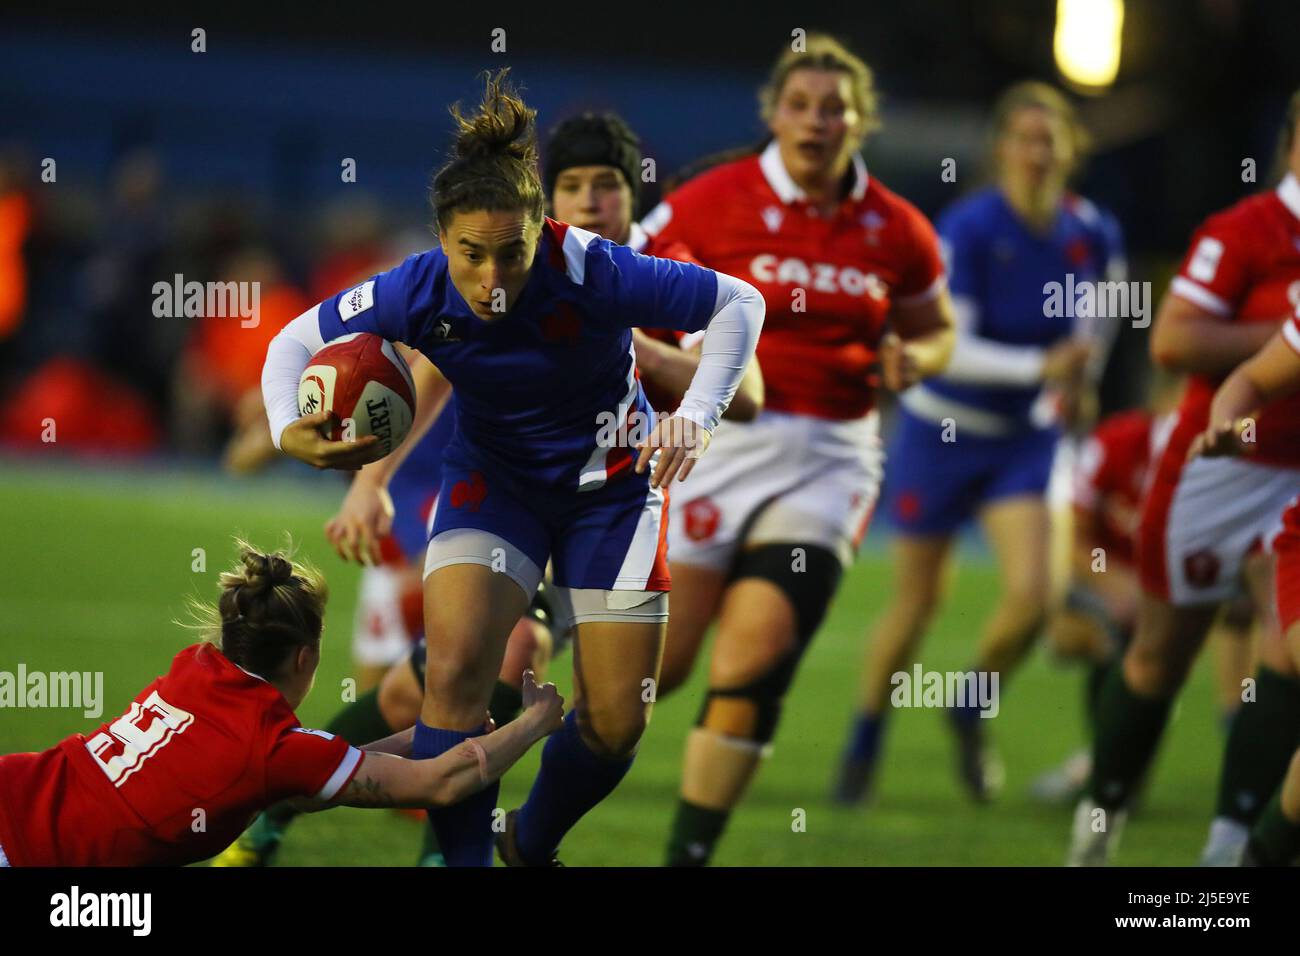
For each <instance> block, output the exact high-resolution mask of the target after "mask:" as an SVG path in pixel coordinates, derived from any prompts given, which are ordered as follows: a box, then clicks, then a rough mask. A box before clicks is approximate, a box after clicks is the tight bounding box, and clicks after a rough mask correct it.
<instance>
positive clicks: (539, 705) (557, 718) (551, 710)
mask: <svg viewBox="0 0 1300 956" xmlns="http://www.w3.org/2000/svg"><path fill="white" fill-rule="evenodd" d="M519 690H520V693H521V694H522V695H523V699H524V714H525V715H527V716H528V717H529V719H531V720H533V721H535V722H536V730H537V732H538V735H539V736H546V735H547V734H552V733H555V731H557V730H559V729H560V724H562V723H563V722H564V698H563V697H561V696H560V692H559V691H558V690H557V689H556V687H555V685H554V684H541V685H538V683H537V679H536V677H535V676H534V675H533V672H532V671H531V670H526V671H524V682H523V683H522V684H521V685H520V687H519Z"/></svg>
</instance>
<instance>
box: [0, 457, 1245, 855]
mask: <svg viewBox="0 0 1300 956" xmlns="http://www.w3.org/2000/svg"><path fill="white" fill-rule="evenodd" d="M341 487H342V486H341V485H340V484H339V483H338V482H337V480H335V479H331V478H329V477H326V476H315V475H309V474H301V476H300V475H299V473H294V472H289V473H287V474H286V473H279V474H278V475H277V476H276V477H274V478H270V479H259V480H256V481H249V482H247V483H233V482H231V481H228V480H224V479H219V478H216V477H213V476H211V475H208V474H205V473H202V472H170V473H169V472H165V471H162V470H135V469H131V470H102V469H95V468H87V467H79V466H70V465H66V464H64V465H60V466H58V467H54V468H47V467H36V466H33V465H31V464H28V463H20V462H13V461H10V462H3V463H0V516H2V518H0V521H2V524H3V541H4V543H3V546H2V547H0V670H3V671H10V672H13V671H15V670H16V669H17V667H18V665H19V663H20V662H21V663H25V664H26V666H27V669H28V670H29V671H32V670H41V671H62V670H80V671H86V670H89V671H102V672H103V673H104V694H105V705H104V706H105V713H104V717H103V718H101V719H102V720H107V719H111V718H112V717H113V716H115V715H116V714H117V713H119V712H120V711H121V710H122V709H123V708H124V707H125V705H126V703H127V702H128V701H129V700H130V698H131V697H133V696H134V695H135V694H136V693H137V692H138V691H139V690H140V689H141V688H142V687H143V686H144V685H145V684H147V683H148V682H149V681H150V680H151V679H153V678H154V677H155V676H156V675H158V674H159V673H162V672H163V671H165V670H166V669H167V666H168V663H169V661H170V659H171V657H172V655H173V654H174V653H175V652H176V651H177V650H178V649H179V648H180V647H182V646H184V644H185V643H187V638H186V635H185V634H184V633H182V632H181V631H180V630H179V629H178V628H176V627H174V626H172V625H171V624H170V623H169V622H170V621H171V619H172V618H174V617H176V616H179V615H180V613H181V609H182V600H183V597H184V595H186V594H189V593H194V594H198V595H201V596H204V597H209V596H212V595H214V594H215V581H216V574H217V572H218V571H220V570H221V569H222V568H224V567H225V566H227V565H228V564H229V563H230V560H231V558H232V550H231V547H230V536H231V534H232V533H233V532H236V531H242V532H243V533H245V534H247V535H249V536H250V537H251V538H252V539H253V540H254V541H255V542H256V543H258V544H265V545H268V546H269V545H274V544H275V543H276V542H277V541H279V540H280V535H281V533H282V532H283V531H285V530H287V531H290V532H291V533H292V534H293V535H294V537H295V539H296V540H298V541H299V542H300V543H301V545H302V551H303V553H304V554H306V555H307V556H309V557H310V558H311V559H312V560H314V561H315V562H316V563H317V564H318V565H320V567H321V568H322V569H323V570H324V571H325V573H326V575H327V577H328V579H329V582H330V585H331V591H332V599H331V604H330V609H329V615H328V618H327V622H326V643H325V645H324V655H323V657H324V660H323V663H322V666H321V670H320V674H319V676H318V679H317V684H316V690H315V692H314V693H313V695H312V696H311V698H309V699H308V701H307V702H306V704H305V705H304V706H303V708H302V710H301V712H300V714H299V716H300V717H301V719H302V721H303V722H304V723H305V724H307V725H308V726H319V725H321V724H324V723H325V722H326V721H327V720H328V719H329V717H330V716H331V714H332V713H333V712H334V711H335V710H336V709H337V708H338V707H339V703H340V692H339V688H340V687H341V681H342V680H343V678H345V677H346V676H348V674H349V673H350V664H349V660H348V644H349V629H350V625H351V619H352V609H353V601H354V593H355V582H356V576H357V574H356V569H354V568H352V567H349V566H346V565H344V564H343V563H342V562H341V561H340V560H338V558H336V557H335V556H334V555H333V553H332V552H331V551H330V550H329V549H328V547H327V546H326V545H325V543H324V538H323V536H322V533H321V525H322V523H323V521H324V520H325V518H326V517H328V515H329V514H330V513H331V512H332V508H333V506H334V505H335V504H336V503H337V500H338V497H339V494H340V492H341ZM196 548H203V549H205V551H206V557H207V569H206V572H205V573H196V572H195V571H193V570H191V567H192V564H193V561H194V557H193V554H194V549H196ZM889 587H890V570H889V567H888V565H887V563H886V562H885V561H884V560H883V556H882V552H881V536H880V534H879V533H878V532H877V533H873V535H872V537H871V540H870V542H869V543H868V546H867V549H866V551H865V552H864V555H863V557H862V559H861V560H860V561H859V563H858V564H857V566H856V568H855V569H854V570H853V572H852V574H851V576H850V577H849V578H848V579H847V580H846V582H845V584H844V586H843V587H842V588H841V591H840V595H839V599H838V601H837V603H836V605H835V608H834V610H833V612H832V613H831V615H830V617H829V619H828V621H827V623H826V625H825V626H824V628H823V629H822V631H821V633H820V634H819V636H818V638H817V640H816V642H815V643H814V645H813V647H812V649H811V651H810V653H809V655H808V657H807V659H806V660H805V662H804V664H803V667H802V670H801V672H800V674H799V678H798V680H797V682H796V684H795V687H794V690H793V692H792V694H791V696H790V698H789V699H788V701H787V704H786V710H785V718H784V721H783V723H782V726H781V728H780V731H779V733H778V736H777V740H776V749H775V753H774V754H773V756H772V758H771V759H770V760H769V762H768V764H767V766H765V767H764V768H763V770H762V772H761V774H760V776H759V778H758V780H757V782H756V784H755V785H754V787H753V788H752V790H751V792H750V793H749V795H748V797H747V799H746V801H745V803H744V804H743V806H742V808H741V809H740V810H739V812H737V813H736V814H735V816H734V817H733V819H732V822H731V826H730V829H729V831H728V834H727V836H726V838H725V839H724V841H723V843H722V845H721V848H720V850H719V852H718V855H717V858H716V862H717V864H718V865H738V866H745V865H759V866H810V865H831V866H859V865H923V866H924V865H944V864H946V865H1047V866H1054V865H1057V864H1059V863H1060V862H1061V859H1062V855H1063V853H1064V847H1065V838H1066V833H1067V829H1068V823H1069V819H1068V818H1069V811H1068V810H1066V809H1061V808H1046V807H1042V806H1039V805H1037V804H1035V803H1033V802H1031V801H1030V799H1029V798H1028V796H1027V793H1026V791H1027V787H1028V784H1029V782H1030V780H1031V779H1032V778H1033V776H1034V775H1035V774H1036V773H1037V772H1038V771H1040V770H1041V769H1043V768H1044V767H1046V766H1048V765H1050V764H1053V763H1055V762H1056V761H1057V760H1058V759H1060V758H1061V757H1062V756H1063V755H1064V754H1065V753H1066V752H1067V751H1068V750H1070V749H1071V748H1073V747H1074V746H1075V745H1076V744H1077V743H1078V741H1079V740H1080V735H1081V723H1082V722H1081V718H1080V702H1079V701H1080V692H1081V691H1080V681H1081V676H1080V674H1079V672H1077V671H1072V670H1066V669H1062V668H1060V667H1056V666H1053V665H1052V664H1051V663H1050V662H1049V661H1048V660H1047V658H1046V655H1045V654H1038V655H1036V656H1035V657H1034V659H1033V661H1032V662H1031V663H1030V665H1029V666H1028V667H1027V668H1026V669H1025V670H1024V672H1023V673H1021V674H1020V675H1019V676H1018V677H1017V678H1016V680H1015V681H1014V683H1013V684H1012V685H1011V686H1010V687H1009V688H1008V687H1006V686H1004V687H1003V700H1002V712H1001V714H1000V715H999V716H998V717H997V718H996V719H994V720H993V721H991V723H992V724H993V733H994V734H995V736H996V739H997V740H998V742H999V745H1000V749H1001V750H1002V753H1003V756H1004V758H1005V760H1006V763H1007V769H1008V773H1007V787H1006V790H1005V792H1004V794H1003V796H1002V798H1001V800H1000V801H999V802H998V803H996V804H994V805H992V806H988V807H976V806H972V805H970V804H969V803H968V802H967V801H966V800H965V799H964V798H963V796H962V794H961V793H960V791H959V790H958V787H957V783H956V780H955V776H954V772H953V755H952V742H951V740H950V738H949V736H948V733H947V730H946V728H945V726H944V725H943V723H942V719H941V716H940V714H939V713H938V712H936V711H926V710H915V711H900V712H898V713H897V714H896V715H895V717H894V719H893V725H892V728H891V735H890V737H889V740H888V744H887V751H886V762H885V770H884V774H883V777H882V779H881V785H880V790H879V800H878V801H877V803H876V804H875V805H874V806H872V807H870V808H869V809H865V810H856V811H845V810H840V809H836V808H833V807H831V806H830V804H829V803H828V801H827V799H826V792H827V787H828V783H829V781H830V777H831V772H832V768H833V765H834V762H835V759H836V756H837V753H838V751H839V748H840V746H841V743H842V740H843V736H844V733H845V730H846V727H847V723H848V718H849V715H850V712H851V706H852V699H853V696H854V693H855V688H856V686H857V681H858V669H859V660H860V657H861V649H862V644H863V636H864V632H865V631H866V629H867V626H868V625H869V623H870V621H871V617H872V615H873V614H874V613H875V611H876V610H877V609H878V608H879V606H880V603H881V601H882V598H883V596H884V595H885V594H886V593H888V589H889ZM995 591H996V579H995V575H994V573H993V570H992V569H991V568H990V567H989V566H988V565H987V563H986V562H985V560H984V559H983V557H982V556H981V555H980V554H979V553H978V551H976V550H973V549H972V550H970V551H969V553H966V554H964V555H963V557H962V560H961V565H960V567H959V569H958V573H957V574H956V575H955V579H954V582H953V589H952V593H951V600H950V601H949V602H948V605H947V607H946V609H945V610H944V612H943V614H942V616H941V617H940V619H939V621H938V623H937V626H936V627H935V629H934V632H933V633H932V634H931V635H930V637H929V640H928V644H927V646H926V648H925V650H924V652H923V654H922V657H921V662H922V664H923V665H924V666H925V667H926V668H927V669H935V670H949V669H957V668H961V667H963V666H965V665H967V664H968V663H969V661H970V657H971V653H972V647H973V644H974V641H975V637H976V635H977V633H978V630H979V627H980V623H981V620H982V618H983V615H984V613H985V611H986V609H987V608H988V607H989V606H990V604H991V602H992V600H993V596H994V594H995ZM1205 663H1206V662H1205V661H1202V663H1201V665H1200V666H1198V669H1197V672H1196V674H1195V677H1194V679H1193V682H1192V685H1191V686H1190V687H1189V688H1188V690H1187V692H1186V693H1185V694H1184V697H1183V702H1182V704H1181V706H1180V707H1179V709H1178V711H1177V713H1176V715H1175V718H1174V720H1173V722H1172V724H1171V732H1170V734H1169V736H1168V740H1167V743H1166V746H1165V748H1164V751H1163V754H1162V757H1161V762H1160V766H1159V769H1158V773H1157V775H1156V778H1155V780H1154V784H1153V786H1152V787H1151V788H1150V790H1149V792H1148V796H1147V800H1146V803H1145V807H1144V809H1143V812H1142V813H1141V814H1140V815H1139V816H1137V817H1136V818H1135V819H1134V820H1133V821H1131V824H1130V827H1129V829H1128V831H1127V833H1126V834H1125V840H1124V845H1123V847H1122V853H1121V860H1120V862H1121V863H1122V864H1130V865H1187V864H1191V863H1194V862H1195V859H1196V854H1197V851H1198V850H1199V848H1200V844H1201V840H1202V837H1203V834H1204V831H1205V828H1206V826H1207V824H1208V821H1209V817H1210V814H1211V810H1212V808H1213V802H1214V788H1215V779H1216V774H1217V769H1218V764H1219V759H1220V754H1221V751H1222V743H1223V738H1222V733H1221V731H1220V730H1219V729H1218V726H1217V723H1216V720H1215V714H1214V707H1213V704H1212V700H1211V688H1210V679H1209V677H1210V675H1209V671H1208V668H1207V667H1206V666H1205ZM569 676H570V675H569V658H568V656H567V655H566V656H564V657H561V658H560V659H559V660H558V661H557V662H556V665H555V666H554V667H553V669H552V671H551V674H550V675H549V677H550V679H552V680H554V681H555V682H556V683H557V684H559V685H560V688H561V691H562V692H566V693H567V687H568V684H569ZM701 677H702V675H701V674H699V673H697V675H696V678H695V679H694V680H693V681H692V682H691V683H690V685H689V686H687V687H686V688H685V689H683V690H682V691H681V692H679V693H678V694H677V695H675V696H673V697H670V698H667V699H665V700H663V701H661V702H660V703H659V704H658V705H657V706H656V709H655V714H654V721H653V723H652V725H651V727H650V730H649V732H648V734H647V736H646V738H645V740H644V742H643V744H642V747H641V751H640V755H639V757H638V758H637V762H636V764H635V766H634V767H633V769H632V771H631V773H630V774H629V775H628V777H627V779H626V780H625V781H624V783H623V784H622V786H621V787H620V788H619V790H618V791H617V792H616V793H615V794H614V795H613V797H611V798H610V799H609V800H607V801H606V802H605V803H604V804H603V805H601V806H600V807H598V808H597V809H596V810H595V811H593V812H592V813H591V814H590V815H588V816H587V817H586V818H585V819H584V820H583V821H582V823H581V824H579V826H578V828H577V829H576V830H575V831H574V832H573V833H572V834H571V835H570V837H569V839H568V840H567V841H566V842H565V844H564V847H563V859H564V860H565V862H566V863H568V864H569V865H579V866H581V865H593V866H595V865H635V866H652V865H657V864H659V862H660V861H661V856H662V847H663V843H664V839H665V836H666V833H667V829H668V825H669V821H670V816H671V813H672V809H673V803H674V797H675V794H676V788H677V779H678V768H679V763H680V755H681V745H682V740H683V736H684V734H685V732H686V730H687V728H688V727H689V726H690V725H691V723H692V722H693V720H694V718H695V715H696V712H697V710H698V708H699V702H700V694H701V691H702V687H703V684H702V679H701ZM99 722H100V721H99V720H88V719H86V718H84V717H83V716H82V714H81V712H80V711H77V710H53V709H43V710H39V709H24V710H0V752H12V751H21V750H35V749H43V748H45V747H48V746H50V745H52V744H53V743H55V742H56V741H57V740H58V739H59V738H60V737H62V736H64V735H66V734H70V733H74V732H86V731H88V730H89V729H91V728H92V727H93V726H95V725H97V724H98V723H99ZM539 753H540V748H537V749H535V750H534V751H533V753H532V754H530V755H529V756H528V757H527V758H525V759H524V761H523V762H522V763H521V764H520V765H519V766H518V767H516V768H515V769H514V770H513V771H512V772H511V774H510V775H509V776H508V777H507V778H506V780H505V782H504V784H503V787H502V805H503V806H506V807H511V806H516V805H518V803H519V802H520V801H521V800H522V798H523V796H524V794H525V793H526V791H527V787H528V785H529V782H530V781H531V778H532V773H533V770H534V769H535V767H536V761H537V756H538V754H539ZM795 809H803V810H804V811H805V812H806V819H807V827H806V832H793V830H792V826H791V821H792V814H793V811H794V810H795ZM417 842H418V825H417V824H416V823H415V822H413V821H411V820H408V819H406V818H403V817H399V816H398V815H396V814H394V813H391V812H389V811H363V810H352V809H342V810H333V811H329V812H327V813H322V814H316V815H314V816H311V817H308V818H305V819H303V820H301V821H300V822H299V823H298V824H297V826H296V828H295V829H294V831H293V832H292V833H291V835H290V836H289V838H288V839H287V840H286V842H285V845H284V849H283V852H282V854H281V857H280V862H282V863H283V864H285V865H362V866H405V865H409V864H410V863H411V862H413V860H414V857H415V850H416V845H417Z"/></svg>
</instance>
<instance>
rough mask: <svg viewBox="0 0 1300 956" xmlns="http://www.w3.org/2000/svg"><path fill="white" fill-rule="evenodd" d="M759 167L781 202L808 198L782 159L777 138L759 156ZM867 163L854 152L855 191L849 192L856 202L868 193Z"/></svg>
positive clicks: (788, 202) (786, 202) (787, 203)
mask: <svg viewBox="0 0 1300 956" xmlns="http://www.w3.org/2000/svg"><path fill="white" fill-rule="evenodd" d="M758 168H759V169H761V170H762V171H763V178H764V179H766V180H767V184H768V185H769V186H771V187H772V192H774V193H776V197H777V198H778V199H780V200H781V202H783V203H785V204H786V205H789V204H790V203H792V202H805V201H807V199H808V196H807V194H806V193H805V192H804V191H803V190H802V189H801V188H800V187H799V184H798V183H796V182H795V181H794V179H793V178H791V176H790V173H789V172H788V171H787V170H786V168H785V163H783V162H782V161H781V148H780V147H779V146H778V145H777V142H776V140H775V139H774V140H772V142H770V143H768V144H767V148H766V149H764V150H763V152H762V154H761V155H760V156H759V157H758ZM868 182H869V178H868V176H867V164H866V162H865V161H864V160H863V159H862V156H861V155H860V154H858V153H856V152H855V153H854V154H853V191H852V192H851V193H850V194H849V196H850V198H852V199H853V201H854V202H857V201H858V200H860V199H861V198H862V197H863V196H865V195H866V194H867V184H868Z"/></svg>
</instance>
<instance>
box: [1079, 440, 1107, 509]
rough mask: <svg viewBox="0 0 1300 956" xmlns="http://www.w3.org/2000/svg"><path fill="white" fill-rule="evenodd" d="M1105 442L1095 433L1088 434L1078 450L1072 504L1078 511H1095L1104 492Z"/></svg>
mask: <svg viewBox="0 0 1300 956" xmlns="http://www.w3.org/2000/svg"><path fill="white" fill-rule="evenodd" d="M1106 451H1107V449H1106V443H1105V442H1103V441H1102V440H1101V439H1100V438H1099V437H1098V436H1097V435H1089V436H1088V440H1087V441H1085V442H1084V443H1083V448H1082V449H1080V451H1079V461H1078V464H1077V466H1076V467H1075V470H1074V490H1073V494H1072V498H1073V499H1074V506H1075V507H1076V508H1078V509H1079V510H1080V511H1088V512H1092V511H1096V510H1097V506H1098V505H1099V504H1100V503H1101V499H1102V495H1103V494H1104V493H1105V476H1106V470H1107V469H1106V463H1107V459H1108V458H1109V456H1108V455H1107V453H1106Z"/></svg>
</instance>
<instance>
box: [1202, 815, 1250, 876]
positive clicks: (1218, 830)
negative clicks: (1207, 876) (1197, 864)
mask: <svg viewBox="0 0 1300 956" xmlns="http://www.w3.org/2000/svg"><path fill="white" fill-rule="evenodd" d="M1249 839H1250V828H1249V827H1248V826H1246V824H1244V823H1240V822H1238V821H1237V820H1229V819H1228V818H1227V817H1215V818H1214V821H1213V822H1212V823H1211V824H1210V836H1209V839H1207V840H1206V841H1205V849H1204V850H1202V851H1201V866H1241V855H1242V854H1243V853H1245V852H1246V841H1247V840H1249Z"/></svg>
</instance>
